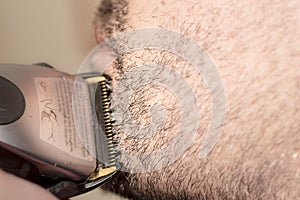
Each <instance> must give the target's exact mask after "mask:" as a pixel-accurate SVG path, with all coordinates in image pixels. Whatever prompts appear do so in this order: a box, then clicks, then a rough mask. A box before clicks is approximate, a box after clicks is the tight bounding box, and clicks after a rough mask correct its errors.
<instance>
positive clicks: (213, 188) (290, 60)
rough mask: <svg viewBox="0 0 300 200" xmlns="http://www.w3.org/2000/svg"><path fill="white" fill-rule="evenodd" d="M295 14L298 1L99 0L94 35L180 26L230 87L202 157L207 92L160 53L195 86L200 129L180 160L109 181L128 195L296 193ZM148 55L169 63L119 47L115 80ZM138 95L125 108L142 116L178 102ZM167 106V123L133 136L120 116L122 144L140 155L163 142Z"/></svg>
mask: <svg viewBox="0 0 300 200" xmlns="http://www.w3.org/2000/svg"><path fill="white" fill-rule="evenodd" d="M299 13H300V4H299V3H298V2H297V1H293V0H292V1H289V2H282V1H267V0H264V1H255V2H253V1H248V0H246V1H237V0H230V1H221V0H219V1H176V0H169V1H162V0H151V1H139V0H130V1H128V2H126V1H118V0H106V1H105V0H104V1H103V2H102V6H101V7H100V8H99V12H98V15H97V19H96V23H95V24H96V29H95V33H96V39H97V41H98V43H100V42H102V41H103V40H105V39H106V38H109V37H110V36H111V35H114V34H117V33H119V32H124V31H127V30H132V29H137V28H148V27H160V28H166V29H169V30H173V31H176V32H179V33H181V34H184V35H186V36H188V37H190V38H193V39H194V40H195V41H197V43H198V44H199V45H200V46H201V47H202V48H203V49H204V50H205V51H206V53H207V54H208V55H209V56H210V58H211V59H212V61H213V62H214V64H215V66H216V67H217V68H218V71H219V73H220V76H221V79H222V81H223V85H224V89H225V95H226V118H225V121H224V123H223V125H222V134H221V136H220V137H219V140H218V142H217V144H216V146H215V147H214V149H213V150H212V151H211V152H210V153H209V154H208V155H207V156H206V157H205V158H199V147H200V145H201V141H202V136H203V135H204V133H205V132H206V130H207V127H208V125H209V122H210V119H211V116H210V114H209V113H210V112H209V111H210V109H211V107H212V105H211V101H210V100H211V99H210V98H211V96H210V95H209V90H208V88H206V87H205V86H204V84H203V80H202V79H201V77H200V78H199V77H198V76H197V74H195V73H191V72H190V71H189V70H191V69H190V66H188V65H186V64H184V62H183V61H178V59H176V58H174V60H175V61H176V62H175V61H172V56H169V57H168V56H166V57H168V61H167V63H168V65H171V66H172V67H173V68H174V69H176V70H178V71H180V72H181V73H183V76H184V77H186V79H187V80H188V81H189V83H190V84H191V87H192V88H193V89H194V90H193V91H194V93H195V96H196V97H197V100H198V101H197V105H198V108H199V110H200V113H201V114H202V116H201V126H200V127H199V129H198V132H197V137H196V139H195V140H194V141H193V145H192V146H191V147H190V148H189V149H188V150H187V151H186V152H185V154H184V155H183V156H182V157H180V158H179V159H178V160H176V162H174V163H170V164H169V165H168V166H166V167H165V168H163V169H160V170H156V171H153V172H147V173H130V170H127V172H122V173H120V174H119V175H118V176H116V177H115V178H114V179H113V181H111V182H110V183H109V184H107V185H106V187H107V188H109V189H111V190H113V191H115V192H117V193H120V194H122V195H124V196H127V197H130V198H133V199H296V198H299V196H300V179H299V176H300V169H299V167H300V158H299V157H300V155H299V153H300V137H299V132H300V126H299V121H300V112H299V108H300V103H299V102H300V94H299V89H300V73H299V61H300V51H299V50H300V49H299V47H300V42H299V41H300V40H299V39H300V31H299V30H300V15H299ZM118 45H126V43H124V44H122V43H121V44H118ZM153 55H155V56H153ZM160 56H161V57H160ZM151 61H153V62H155V63H157V62H159V63H165V57H163V56H162V54H157V53H156V52H151V51H150V52H149V51H145V52H140V51H139V52H132V53H129V54H125V55H120V58H119V59H118V60H117V62H116V66H115V70H113V72H111V76H112V77H113V78H114V79H119V78H120V77H122V75H123V74H126V72H127V71H129V70H131V69H132V68H134V67H136V66H139V65H141V64H143V63H146V62H151ZM183 66H184V67H186V68H187V69H186V71H185V70H183V68H184V67H183ZM151 92H154V95H153V96H155V98H153V96H151ZM139 94H142V95H140V96H139V98H140V99H142V100H141V101H138V103H137V104H139V105H130V106H128V109H129V110H130V112H131V116H132V117H133V119H134V120H135V121H136V123H138V124H139V123H140V124H142V123H147V122H148V121H147V120H148V118H147V117H149V114H147V111H148V113H149V109H147V108H148V107H149V105H152V104H153V103H155V102H156V101H157V99H160V100H161V102H160V103H161V104H162V105H174V104H175V102H173V101H171V100H168V99H172V98H169V97H166V98H160V97H162V96H164V95H165V94H166V93H165V92H162V91H160V90H155V91H154V90H151V89H148V90H147V91H144V92H142V93H139ZM116 96H117V98H118V99H117V101H122V100H124V99H125V98H128V97H125V96H124V95H123V96H122V93H121V92H120V93H118V94H117V95H116ZM149 96H151V97H149ZM141 110H142V111H144V112H141ZM166 110H167V112H168V114H169V115H168V116H173V117H174V119H172V121H173V123H171V125H169V126H168V127H169V128H166V129H163V130H162V131H161V132H160V133H159V136H154V137H153V138H152V139H151V140H149V139H145V140H142V139H140V140H135V139H133V138H131V137H130V134H129V133H124V132H122V124H121V125H120V127H121V128H120V133H119V141H120V144H119V146H120V149H121V150H123V151H131V152H133V153H144V152H151V151H155V150H156V149H157V148H160V147H161V146H164V145H167V141H169V139H170V138H172V137H173V136H174V135H175V134H176V131H175V130H176V124H178V123H180V122H179V119H177V118H176V116H178V114H179V111H178V109H176V108H174V109H171V108H166ZM145 112H146V114H145ZM174 127H175V128H174ZM166 138H167V139H166ZM162 157H163V155H162ZM123 161H124V160H123ZM125 162H126V160H125ZM125 165H130V167H131V169H135V168H138V166H134V164H132V163H129V164H128V163H125Z"/></svg>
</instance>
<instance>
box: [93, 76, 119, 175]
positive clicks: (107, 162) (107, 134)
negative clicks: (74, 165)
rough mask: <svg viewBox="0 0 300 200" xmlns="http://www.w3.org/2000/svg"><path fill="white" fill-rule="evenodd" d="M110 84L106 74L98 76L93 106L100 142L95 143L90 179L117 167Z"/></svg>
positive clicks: (108, 172) (113, 170) (111, 171)
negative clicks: (95, 162) (95, 151)
mask: <svg viewBox="0 0 300 200" xmlns="http://www.w3.org/2000/svg"><path fill="white" fill-rule="evenodd" d="M110 84H111V78H110V77H109V76H108V75H102V76H100V77H99V79H98V84H97V88H96V94H95V108H96V114H97V118H98V122H99V128H100V131H99V132H100V135H99V137H100V139H99V141H100V142H98V144H97V157H98V168H97V169H96V170H95V172H93V173H92V174H91V176H90V180H95V179H98V178H101V177H104V176H107V175H109V174H111V173H114V172H115V171H116V170H117V169H118V168H119V167H118V164H117V162H116V157H117V152H116V148H117V140H116V139H115V133H114V131H113V125H114V121H113V120H112V117H111V112H112V109H111V99H110V94H111V92H112V91H111V87H110Z"/></svg>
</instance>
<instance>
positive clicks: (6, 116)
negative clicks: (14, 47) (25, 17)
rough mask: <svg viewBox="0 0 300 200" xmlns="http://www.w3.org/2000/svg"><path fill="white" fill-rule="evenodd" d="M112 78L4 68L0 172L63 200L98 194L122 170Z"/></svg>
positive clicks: (32, 67)
mask: <svg viewBox="0 0 300 200" xmlns="http://www.w3.org/2000/svg"><path fill="white" fill-rule="evenodd" d="M110 82H111V79H110V78H109V76H107V75H104V74H100V73H91V74H80V75H70V74H66V73H63V72H60V71H57V70H55V69H53V68H49V67H46V66H37V65H30V66H28V65H14V64H2V65H0V156H1V160H0V168H1V169H3V170H5V171H7V172H10V173H13V174H15V175H17V176H19V177H22V178H24V179H27V180H29V181H31V182H34V183H36V184H39V185H41V186H42V187H44V188H46V189H47V190H48V191H50V192H51V193H53V194H54V195H56V196H57V197H58V198H60V199H66V198H69V197H72V196H75V195H78V194H81V193H84V192H87V191H89V190H91V189H94V188H96V187H98V186H99V185H101V184H102V183H104V182H105V181H106V180H107V179H109V178H110V177H111V176H113V175H114V174H115V173H116V172H117V171H118V169H119V168H120V163H118V162H117V161H116V152H117V151H116V145H117V141H116V138H115V136H114V131H113V120H112V118H111V108H110V93H111V90H110Z"/></svg>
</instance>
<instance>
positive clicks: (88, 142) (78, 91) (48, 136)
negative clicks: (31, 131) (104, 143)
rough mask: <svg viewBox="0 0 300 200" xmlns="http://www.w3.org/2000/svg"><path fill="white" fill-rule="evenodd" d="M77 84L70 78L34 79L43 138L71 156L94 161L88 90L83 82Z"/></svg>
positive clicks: (78, 81) (41, 136) (79, 81)
mask: <svg viewBox="0 0 300 200" xmlns="http://www.w3.org/2000/svg"><path fill="white" fill-rule="evenodd" d="M74 83H75V81H74V80H73V79H70V78H35V85H36V89H37V93H38V101H39V112H40V138H41V139H42V140H43V141H45V142H47V143H49V144H51V145H53V146H55V147H57V148H59V149H61V150H62V151H64V152H66V153H68V154H70V155H71V156H74V157H76V158H80V159H84V160H88V161H91V160H93V155H92V154H91V153H92V152H93V151H94V148H95V147H94V138H93V127H92V123H90V122H91V121H92V116H91V107H90V99H89V92H88V86H87V84H86V83H85V82H84V81H83V80H76V84H74ZM75 123H76V124H75ZM87 148H88V149H87Z"/></svg>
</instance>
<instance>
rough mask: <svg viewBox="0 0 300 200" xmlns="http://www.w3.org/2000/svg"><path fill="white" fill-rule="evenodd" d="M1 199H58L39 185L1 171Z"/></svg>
mask: <svg viewBox="0 0 300 200" xmlns="http://www.w3.org/2000/svg"><path fill="white" fill-rule="evenodd" d="M0 199H7V200H16V199H22V200H26V199H28V200H40V199H45V200H56V198H55V197H54V196H53V195H52V194H51V193H49V192H47V191H46V190H45V189H43V188H41V187H40V186H38V185H35V184H33V183H30V182H27V181H26V180H24V179H21V178H18V177H16V176H14V175H12V174H8V173H6V172H4V171H2V170H1V169H0Z"/></svg>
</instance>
